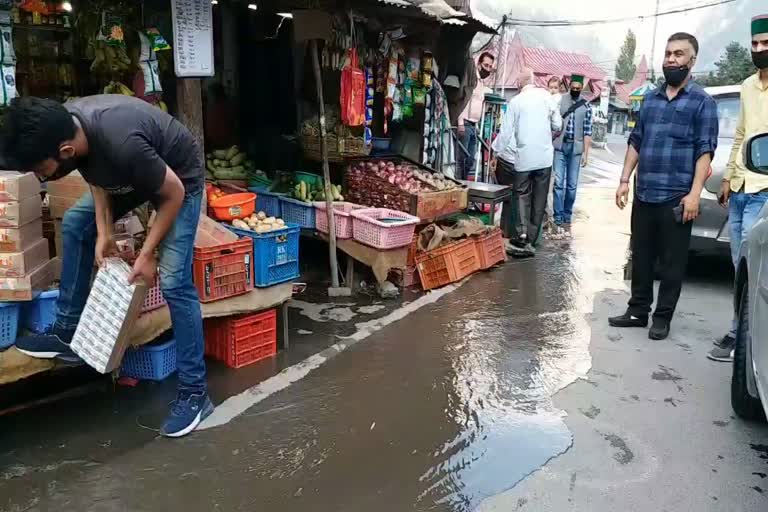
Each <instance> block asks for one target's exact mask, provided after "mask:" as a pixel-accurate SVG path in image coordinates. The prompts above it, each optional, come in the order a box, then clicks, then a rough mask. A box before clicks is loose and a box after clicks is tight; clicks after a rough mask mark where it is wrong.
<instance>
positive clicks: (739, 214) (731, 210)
mask: <svg viewBox="0 0 768 512" xmlns="http://www.w3.org/2000/svg"><path fill="white" fill-rule="evenodd" d="M752 62H754V64H755V66H756V67H757V69H758V70H759V71H758V72H757V73H756V74H754V75H752V76H751V77H749V78H747V79H746V80H745V81H744V83H743V84H742V86H741V115H740V116H739V123H738V125H737V126H736V136H735V137H734V140H733V149H732V150H731V158H730V160H729V161H728V169H727V170H726V173H725V177H724V178H723V183H722V186H721V188H720V204H721V205H723V207H726V206H727V207H728V223H729V225H730V237H731V255H732V257H733V264H734V266H735V265H736V264H737V263H738V258H739V251H740V248H741V243H742V241H743V240H745V239H746V236H747V235H748V234H749V231H750V230H751V229H752V226H753V225H754V224H755V222H756V221H757V218H758V214H759V213H760V210H761V209H762V208H763V205H764V204H765V203H766V201H768V177H767V176H765V175H762V174H757V173H754V172H751V171H750V170H748V169H747V168H746V166H745V165H744V159H743V157H742V145H743V143H744V141H745V140H749V139H750V138H751V137H753V136H755V135H757V134H759V133H765V132H768V15H763V16H757V17H755V18H753V19H752ZM737 325H738V317H737V316H736V315H734V318H733V322H732V324H731V330H730V332H729V333H728V334H726V335H725V336H723V337H722V339H720V340H718V341H717V342H716V345H717V347H715V348H714V349H712V351H711V352H710V353H709V354H708V355H707V357H709V358H710V359H712V360H714V361H725V362H729V361H732V360H733V348H734V345H735V343H736V326H737Z"/></svg>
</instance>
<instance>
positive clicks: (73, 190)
mask: <svg viewBox="0 0 768 512" xmlns="http://www.w3.org/2000/svg"><path fill="white" fill-rule="evenodd" d="M46 188H47V189H48V195H51V196H59V197H76V198H78V199H79V198H81V197H83V195H84V194H86V193H88V192H90V191H91V188H90V187H89V186H88V183H86V181H85V180H84V179H83V177H82V175H81V174H80V172H78V171H75V172H73V173H71V174H68V175H66V176H64V177H63V178H61V179H59V180H56V181H49V182H48V183H47V184H46Z"/></svg>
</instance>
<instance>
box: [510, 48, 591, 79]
mask: <svg viewBox="0 0 768 512" xmlns="http://www.w3.org/2000/svg"><path fill="white" fill-rule="evenodd" d="M523 61H524V62H525V65H526V66H527V67H529V68H532V69H533V70H534V72H536V73H537V74H545V75H554V76H557V77H570V76H571V75H574V74H578V75H583V76H585V77H586V78H589V79H590V80H603V79H604V78H605V76H606V72H605V71H604V70H602V69H600V68H599V67H598V66H597V65H596V64H595V63H594V62H592V59H591V58H589V56H587V55H584V54H581V53H570V52H564V51H561V50H552V49H549V48H527V47H523Z"/></svg>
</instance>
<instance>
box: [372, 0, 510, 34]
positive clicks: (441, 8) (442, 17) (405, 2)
mask: <svg viewBox="0 0 768 512" xmlns="http://www.w3.org/2000/svg"><path fill="white" fill-rule="evenodd" d="M377 1H378V2H379V3H381V4H385V5H389V6H393V7H401V8H404V9H406V8H413V9H418V10H419V11H421V12H422V13H423V14H425V15H427V16H429V17H431V18H435V19H437V20H438V21H440V22H441V23H443V24H446V25H454V26H464V25H469V24H470V22H474V23H475V26H476V27H477V26H478V25H479V26H481V27H482V28H483V29H485V31H486V32H492V33H493V32H495V29H494V28H493V27H492V26H490V25H488V24H487V23H485V22H484V21H481V20H478V19H477V18H474V17H473V16H471V15H470V14H467V13H466V12H463V11H461V10H458V9H455V8H454V7H452V6H451V5H449V4H448V3H447V2H446V1H445V0H377ZM454 3H456V2H454ZM478 30H481V29H480V28H478Z"/></svg>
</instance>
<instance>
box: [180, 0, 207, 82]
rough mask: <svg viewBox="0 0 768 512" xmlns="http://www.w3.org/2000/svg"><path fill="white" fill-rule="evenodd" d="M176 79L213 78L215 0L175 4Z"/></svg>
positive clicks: (188, 0)
mask: <svg viewBox="0 0 768 512" xmlns="http://www.w3.org/2000/svg"><path fill="white" fill-rule="evenodd" d="M171 14H172V16H173V39H174V43H175V44H174V45H173V58H174V64H175V69H176V76H178V77H181V78H193V77H206V76H213V75H214V69H213V12H212V7H211V0H171Z"/></svg>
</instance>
